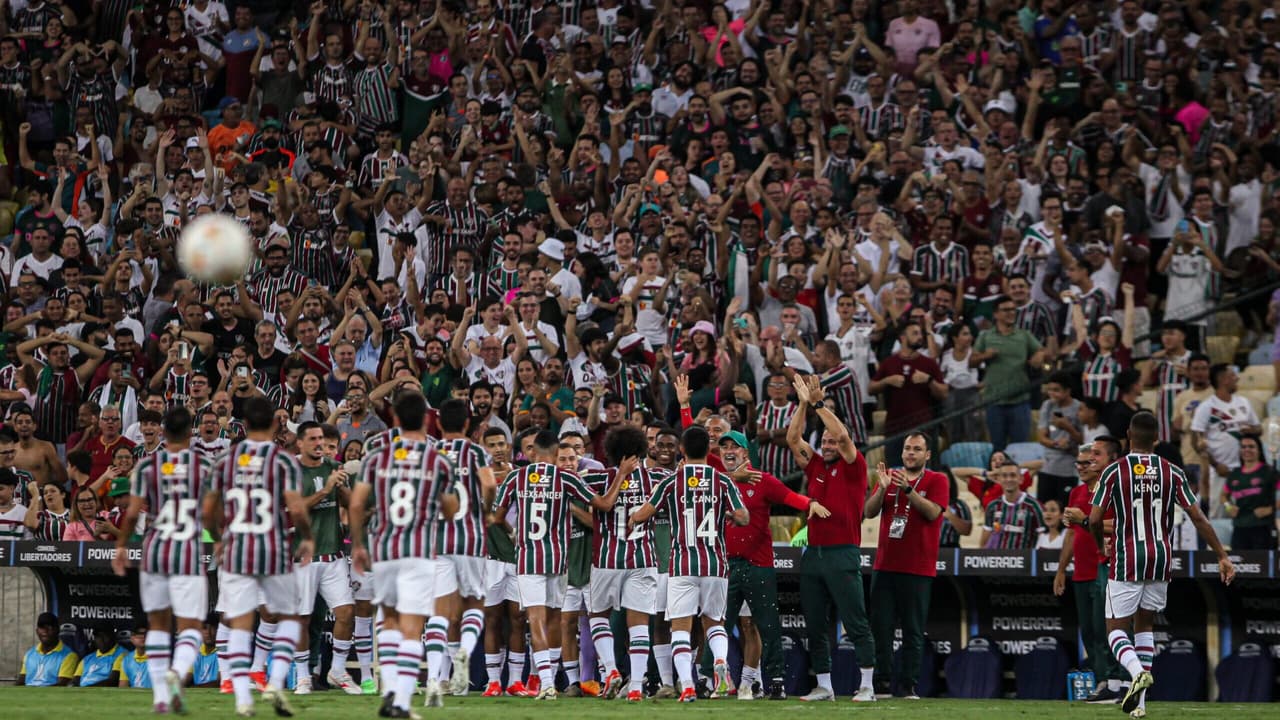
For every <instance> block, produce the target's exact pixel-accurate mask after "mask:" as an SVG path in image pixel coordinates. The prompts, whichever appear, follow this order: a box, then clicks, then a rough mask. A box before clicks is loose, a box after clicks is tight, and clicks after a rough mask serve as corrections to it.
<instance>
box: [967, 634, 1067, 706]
mask: <svg viewBox="0 0 1280 720" xmlns="http://www.w3.org/2000/svg"><path fill="white" fill-rule="evenodd" d="M1002 664H1003V659H1002V656H1001V654H1000V647H999V646H997V645H996V644H995V643H994V642H991V641H990V640H988V639H986V638H982V637H975V638H971V639H970V640H969V644H968V645H966V646H965V648H964V649H963V650H960V651H959V652H954V653H952V654H951V657H949V658H947V662H946V664H945V665H944V666H943V668H944V671H945V672H946V674H947V695H948V696H950V697H953V698H965V699H969V700H989V699H991V698H998V697H1000V694H1001V692H1000V691H1001V683H1002V682H1003V677H1002V675H1003V672H1002V670H1001V667H1002ZM1063 682H1065V678H1064V679H1063Z"/></svg>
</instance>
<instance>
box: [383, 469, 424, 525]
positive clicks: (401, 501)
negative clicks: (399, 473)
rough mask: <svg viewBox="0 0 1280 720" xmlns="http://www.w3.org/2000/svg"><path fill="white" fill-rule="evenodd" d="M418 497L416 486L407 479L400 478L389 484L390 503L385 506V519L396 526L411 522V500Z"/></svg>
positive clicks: (412, 510)
mask: <svg viewBox="0 0 1280 720" xmlns="http://www.w3.org/2000/svg"><path fill="white" fill-rule="evenodd" d="M417 497H418V488H416V487H414V484H413V483H411V482H408V481H407V480H401V481H400V482H397V483H396V484H394V485H392V486H391V504H390V505H388V506H387V519H388V520H390V521H391V524H392V525H395V526H396V527H404V526H405V525H408V524H409V523H411V522H413V516H414V506H413V501H414V500H415V499H417Z"/></svg>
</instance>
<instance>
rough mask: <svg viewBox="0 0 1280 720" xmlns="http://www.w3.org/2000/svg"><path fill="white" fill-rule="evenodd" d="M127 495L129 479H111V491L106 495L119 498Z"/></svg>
mask: <svg viewBox="0 0 1280 720" xmlns="http://www.w3.org/2000/svg"><path fill="white" fill-rule="evenodd" d="M128 494H129V478H127V477H118V478H112V479H111V491H110V492H108V493H107V495H108V496H110V497H120V496H121V495H128Z"/></svg>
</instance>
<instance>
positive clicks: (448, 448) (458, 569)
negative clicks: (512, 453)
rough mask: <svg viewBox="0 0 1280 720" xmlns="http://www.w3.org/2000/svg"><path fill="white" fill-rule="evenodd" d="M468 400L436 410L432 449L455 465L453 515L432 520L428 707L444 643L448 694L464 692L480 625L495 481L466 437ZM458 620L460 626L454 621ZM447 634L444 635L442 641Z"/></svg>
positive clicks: (483, 455)
mask: <svg viewBox="0 0 1280 720" xmlns="http://www.w3.org/2000/svg"><path fill="white" fill-rule="evenodd" d="M469 420H470V418H469V417H468V415H467V404H466V403H465V402H463V401H461V400H446V401H445V402H444V404H443V405H441V406H440V410H439V422H440V430H441V432H442V434H443V438H442V439H441V440H439V441H438V442H437V443H436V448H437V449H438V450H439V451H440V452H441V454H443V455H444V456H445V457H446V458H448V459H449V460H451V461H452V462H453V465H454V473H455V474H454V482H453V491H454V492H455V494H457V496H458V514H457V515H455V516H454V517H453V519H451V520H439V521H437V522H436V527H435V534H436V539H435V541H434V542H433V544H432V545H433V550H434V551H435V552H436V553H438V555H437V556H436V586H435V591H436V608H435V610H436V614H435V615H433V616H432V617H431V619H430V620H429V621H427V633H426V641H427V668H428V672H429V673H430V678H431V679H430V681H429V682H428V683H427V702H426V704H427V706H428V707H440V706H442V705H443V704H444V703H443V700H442V698H441V693H442V690H441V688H440V683H441V681H443V679H444V678H445V676H447V675H448V668H447V664H448V663H447V662H445V661H444V660H443V659H442V656H443V655H444V652H443V651H444V645H445V643H446V642H447V643H448V646H449V650H450V656H451V657H452V659H453V678H452V682H451V683H450V688H449V690H450V693H451V694H453V695H465V694H466V693H467V689H468V686H469V684H470V682H469V678H470V674H471V664H470V660H471V654H472V653H473V652H474V651H475V648H476V643H477V641H479V639H480V632H481V630H482V629H483V627H484V610H483V607H484V591H485V555H486V554H487V549H486V547H485V528H484V508H486V507H488V506H489V505H490V504H491V503H492V502H493V495H494V491H495V489H496V487H497V483H496V482H495V481H494V478H493V468H492V467H490V466H491V464H492V463H491V461H490V460H489V454H488V453H487V452H485V451H484V449H483V448H482V447H480V446H479V445H477V444H476V443H473V442H471V441H470V440H468V439H467V437H466V434H467V423H468V421H469ZM459 622H461V625H459ZM446 638H447V640H446Z"/></svg>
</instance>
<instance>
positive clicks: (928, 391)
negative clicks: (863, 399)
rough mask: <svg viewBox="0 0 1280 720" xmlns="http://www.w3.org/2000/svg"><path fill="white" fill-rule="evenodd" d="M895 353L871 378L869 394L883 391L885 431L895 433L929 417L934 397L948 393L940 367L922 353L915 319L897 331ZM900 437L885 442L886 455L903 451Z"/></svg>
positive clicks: (931, 414) (923, 421) (889, 433)
mask: <svg viewBox="0 0 1280 720" xmlns="http://www.w3.org/2000/svg"><path fill="white" fill-rule="evenodd" d="M898 343H899V345H900V346H901V347H900V349H899V350H898V352H897V353H895V354H894V355H893V356H891V357H889V358H886V359H885V360H884V361H882V362H881V363H880V366H879V368H877V369H876V374H875V377H873V378H872V379H871V392H872V394H883V395H884V398H885V407H886V408H887V410H888V417H887V419H886V420H885V425H884V431H885V434H886V435H896V434H898V433H901V432H903V431H904V430H907V429H910V428H913V427H916V426H918V425H921V424H922V423H925V422H927V421H929V420H930V419H932V417H933V401H934V400H941V399H943V398H945V397H946V395H947V385H946V383H944V382H943V378H942V369H941V368H939V367H938V363H936V362H934V361H933V359H932V358H930V357H927V356H925V355H922V354H921V353H920V350H921V348H923V347H924V346H925V339H924V331H923V330H922V329H921V327H920V325H918V324H916V323H907V324H905V325H903V326H902V328H901V329H900V330H899V331H898ZM902 443H903V440H902V439H897V440H894V441H892V442H890V443H889V444H888V445H886V446H885V453H886V454H887V455H888V456H889V457H900V456H901V455H902Z"/></svg>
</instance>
